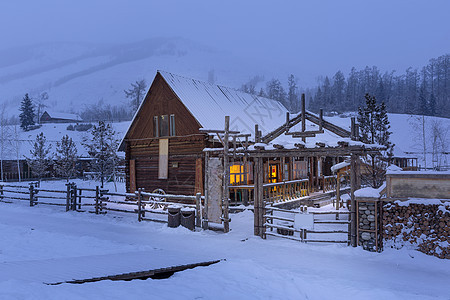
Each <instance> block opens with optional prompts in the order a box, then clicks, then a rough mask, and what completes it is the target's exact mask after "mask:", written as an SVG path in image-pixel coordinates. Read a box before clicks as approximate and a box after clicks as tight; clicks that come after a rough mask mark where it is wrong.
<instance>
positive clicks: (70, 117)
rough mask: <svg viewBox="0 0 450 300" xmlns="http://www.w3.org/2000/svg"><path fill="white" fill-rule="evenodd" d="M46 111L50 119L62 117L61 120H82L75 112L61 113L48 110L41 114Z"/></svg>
mask: <svg viewBox="0 0 450 300" xmlns="http://www.w3.org/2000/svg"><path fill="white" fill-rule="evenodd" d="M45 113H47V114H48V115H49V116H50V118H52V119H63V120H73V121H82V119H81V118H80V116H79V115H76V114H68V113H61V112H54V111H52V112H50V111H48V110H46V111H44V112H43V113H42V115H44V114H45Z"/></svg>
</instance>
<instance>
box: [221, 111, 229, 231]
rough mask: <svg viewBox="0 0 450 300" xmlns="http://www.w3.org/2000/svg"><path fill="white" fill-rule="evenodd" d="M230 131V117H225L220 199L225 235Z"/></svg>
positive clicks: (227, 218)
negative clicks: (221, 194) (221, 192)
mask: <svg viewBox="0 0 450 300" xmlns="http://www.w3.org/2000/svg"><path fill="white" fill-rule="evenodd" d="M229 130H230V116H225V134H224V142H225V143H224V145H223V198H222V209H223V231H224V232H225V233H227V232H229V231H230V216H229V209H228V204H229V197H230V195H229V194H230V190H229V187H228V186H229V184H230V168H229V167H228V134H229Z"/></svg>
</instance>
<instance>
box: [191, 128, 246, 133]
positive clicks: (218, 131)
mask: <svg viewBox="0 0 450 300" xmlns="http://www.w3.org/2000/svg"><path fill="white" fill-rule="evenodd" d="M199 131H200V132H201V133H217V134H219V133H222V134H223V133H225V130H215V129H202V128H200V129H199ZM240 133H241V132H240V131H229V132H228V134H240Z"/></svg>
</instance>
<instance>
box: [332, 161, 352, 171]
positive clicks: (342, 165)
mask: <svg viewBox="0 0 450 300" xmlns="http://www.w3.org/2000/svg"><path fill="white" fill-rule="evenodd" d="M348 166H350V163H349V162H348V161H343V162H340V163H338V164H335V165H332V166H331V171H333V172H336V171H337V170H340V169H342V168H345V167H348Z"/></svg>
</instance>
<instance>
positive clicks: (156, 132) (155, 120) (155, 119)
mask: <svg viewBox="0 0 450 300" xmlns="http://www.w3.org/2000/svg"><path fill="white" fill-rule="evenodd" d="M158 119H159V118H158V116H154V117H153V136H154V137H159V124H158V123H159V122H158Z"/></svg>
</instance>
